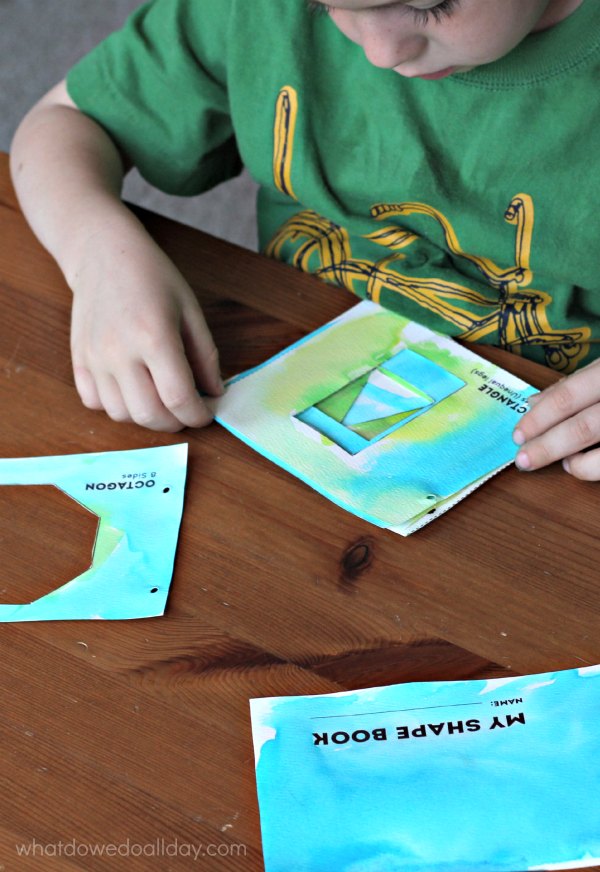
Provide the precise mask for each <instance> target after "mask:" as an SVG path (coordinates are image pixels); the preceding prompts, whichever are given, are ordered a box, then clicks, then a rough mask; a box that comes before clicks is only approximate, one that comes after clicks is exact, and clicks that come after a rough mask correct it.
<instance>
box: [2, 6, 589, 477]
mask: <svg viewBox="0 0 600 872" xmlns="http://www.w3.org/2000/svg"><path fill="white" fill-rule="evenodd" d="M309 7H312V8H309ZM319 12H322V13H324V14H318V13H319ZM599 74H600V11H598V8H597V0H441V2H440V0H437V2H436V0H333V2H332V4H331V5H330V6H329V7H325V6H324V4H322V3H321V2H320V0H319V2H314V3H308V4H307V2H306V0H282V2H273V0H153V2H151V3H149V4H147V5H145V6H143V7H142V8H141V9H139V10H138V11H137V12H136V13H134V15H133V16H132V17H131V19H130V20H129V22H128V24H127V25H126V26H125V28H124V29H123V30H121V31H119V32H118V33H116V34H113V35H112V36H111V37H109V39H108V40H106V41H105V42H104V43H102V44H101V45H100V46H99V47H98V48H97V49H96V50H95V51H94V52H92V53H91V55H88V56H87V57H86V58H84V59H83V60H82V61H81V62H80V63H79V64H78V65H77V66H76V67H75V68H74V69H73V70H71V72H70V73H69V76H68V77H67V80H66V82H62V83H60V84H59V85H57V86H56V87H55V88H54V89H53V90H51V91H50V92H49V93H48V94H47V95H46V96H45V97H44V98H43V99H42V100H41V101H40V102H39V103H38V104H37V105H36V106H35V107H34V108H33V109H32V110H31V112H30V113H29V114H28V116H27V117H26V118H25V119H24V121H23V122H22V124H21V126H20V128H19V130H18V131H17V134H16V136H15V140H14V143H13V148H12V153H11V166H12V173H13V179H14V183H15V186H16V188H17V192H18V195H19V198H20V201H21V204H22V207H23V209H24V211H25V213H26V215H27V216H28V219H29V220H30V222H31V225H32V227H33V229H34V231H35V232H36V233H37V235H38V236H39V238H40V240H41V241H42V243H43V244H44V245H45V246H46V247H47V248H48V250H49V251H50V252H51V253H52V254H53V256H54V257H55V258H56V260H57V261H58V263H59V265H60V267H61V268H62V270H63V272H64V274H65V277H66V280H67V282H68V283H69V285H70V287H71V288H72V290H73V295H74V301H73V321H72V356H73V366H74V373H75V381H76V385H77V389H78V391H79V393H80V395H81V398H82V400H83V402H84V403H85V405H86V406H88V407H89V408H93V409H105V410H106V412H107V413H108V414H109V415H110V416H111V418H113V419H115V420H117V421H125V420H134V421H136V422H138V423H139V424H142V425H145V426H148V427H152V428H156V429H164V430H176V429H178V428H180V427H182V426H193V427H195V426H201V425H203V424H206V423H207V422H208V421H209V420H210V417H211V415H210V413H209V411H208V410H207V408H206V406H205V405H204V403H203V401H202V399H201V398H200V396H199V394H198V392H197V390H196V387H199V388H200V389H202V390H203V391H205V392H207V393H208V394H212V395H218V394H219V393H220V392H221V390H222V385H221V380H220V376H219V369H218V360H217V351H216V349H215V347H214V344H213V342H212V339H211V337H210V335H209V332H208V330H207V327H206V324H205V321H204V319H203V316H202V313H201V312H200V309H199V307H198V304H197V302H196V299H195V297H194V294H193V293H192V291H191V289H190V288H189V287H188V286H187V284H186V283H185V281H184V280H183V278H182V276H181V275H180V274H179V272H178V271H177V269H176V268H175V267H174V265H173V264H172V263H171V262H170V261H169V260H168V259H167V257H166V256H165V255H164V254H163V253H162V251H161V250H159V249H158V247H157V246H156V244H155V243H154V242H153V241H152V240H151V239H150V237H149V236H148V234H147V233H146V231H145V230H144V228H143V227H142V226H141V225H140V223H139V222H138V221H137V219H136V218H135V217H134V216H133V215H132V214H131V213H130V212H129V211H128V210H127V209H126V208H125V207H124V206H123V205H122V204H121V202H120V199H119V193H120V188H121V182H122V178H123V173H124V172H125V171H126V170H127V169H128V168H129V167H130V166H131V165H136V166H137V167H138V168H139V169H140V171H141V172H142V174H143V175H144V176H145V177H146V178H147V179H148V180H149V181H150V182H151V183H153V184H155V185H156V186H157V187H159V188H162V189H163V190H165V191H168V192H171V193H176V194H182V195H190V194H196V193H199V192H201V191H203V190H206V189H207V188H209V187H211V186H213V185H215V184H217V183H218V182H220V181H222V180H224V179H226V178H229V177H231V176H232V175H234V174H235V173H237V172H238V171H239V169H240V167H241V165H242V164H245V165H246V166H247V167H248V168H249V170H250V172H251V173H252V175H253V176H254V178H255V179H256V180H257V181H258V182H259V184H260V185H261V191H260V194H259V203H258V208H259V231H260V239H261V245H262V247H263V248H264V250H265V251H266V253H267V254H270V255H272V256H275V257H278V258H281V259H283V260H285V261H287V262H288V263H291V264H293V265H295V266H297V267H300V268H302V269H305V270H309V271H311V272H314V273H316V274H317V275H319V276H321V277H322V278H323V279H324V280H326V281H330V282H334V283H337V284H341V285H343V286H345V287H347V288H349V289H350V290H352V291H353V292H355V293H356V294H358V295H359V296H361V297H368V298H371V299H373V300H376V301H379V302H381V303H382V304H383V305H385V306H388V307H390V308H395V309H397V310H398V311H401V312H402V313H403V314H404V315H406V316H408V317H411V318H413V319H414V320H417V321H421V322H423V323H427V324H429V325H430V326H431V327H433V328H434V329H437V330H440V331H442V332H446V333H448V334H453V335H457V336H462V337H464V338H465V339H470V340H476V341H483V342H489V343H493V344H497V345H501V346H503V347H505V348H508V349H510V350H512V351H514V352H516V353H519V354H523V355H527V356H529V357H532V358H534V359H535V360H538V361H540V362H542V363H546V364H548V365H550V366H552V367H554V368H555V369H557V370H559V371H561V372H562V373H563V374H564V375H565V376H566V378H565V379H564V380H562V381H561V382H559V383H558V384H557V385H556V386H554V387H552V388H550V389H549V390H547V391H544V392H543V393H542V394H539V395H538V396H537V397H536V398H535V399H534V401H533V408H532V410H531V411H530V412H529V413H528V414H527V415H525V416H524V418H523V419H522V422H521V424H520V425H519V427H518V429H517V431H515V442H516V444H517V445H519V446H520V449H519V450H518V454H517V464H518V465H519V467H520V468H521V469H536V468H538V467H541V466H545V465H546V464H548V463H550V462H552V461H555V460H563V464H564V466H565V468H566V469H567V470H568V471H569V472H571V473H572V474H573V475H575V476H577V477H579V478H583V479H590V480H592V479H593V480H598V479H600V448H598V447H596V446H597V445H598V443H599V442H600V360H599V361H597V362H596V361H595V358H596V357H598V356H599V355H600V345H599V342H600V270H599V269H598V266H600V258H599V256H598V254H597V252H598V239H597V236H598V220H597V214H598V212H597V209H598V202H600V175H599V174H598V172H597V170H596V163H597V161H598V155H599V154H600V124H599V123H598V117H597V116H598V109H597V106H598V96H597V95H598V81H599ZM282 292H285V289H282ZM132 316H135V317H132ZM132 324H135V327H132V326H130V325H132ZM584 364H585V365H587V366H586V368H582V366H583V365H584ZM576 369H577V372H575V370H576Z"/></svg>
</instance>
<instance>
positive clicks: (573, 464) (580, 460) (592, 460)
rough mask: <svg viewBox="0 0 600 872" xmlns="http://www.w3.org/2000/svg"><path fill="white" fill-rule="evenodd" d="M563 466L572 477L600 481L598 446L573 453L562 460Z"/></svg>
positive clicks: (599, 449)
mask: <svg viewBox="0 0 600 872" xmlns="http://www.w3.org/2000/svg"><path fill="white" fill-rule="evenodd" d="M563 466H564V468H565V469H566V471H567V472H568V473H570V474H571V475H572V476H574V478H579V479H581V480H582V481H600V448H596V449H595V450H593V451H585V452H583V453H581V454H573V455H572V456H571V457H567V458H566V459H565V460H564V462H563Z"/></svg>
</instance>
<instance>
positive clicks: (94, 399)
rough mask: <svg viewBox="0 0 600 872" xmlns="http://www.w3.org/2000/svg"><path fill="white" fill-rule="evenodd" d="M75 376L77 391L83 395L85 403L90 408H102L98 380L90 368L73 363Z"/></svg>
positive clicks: (82, 400) (82, 399)
mask: <svg viewBox="0 0 600 872" xmlns="http://www.w3.org/2000/svg"><path fill="white" fill-rule="evenodd" d="M73 377H74V379H75V387H76V388H77V393H78V394H79V396H80V397H81V402H82V403H83V405H84V406H86V407H87V408H88V409H95V410H96V411H98V410H100V409H102V408H103V406H102V400H101V399H100V394H99V393H98V388H97V387H96V381H95V379H94V376H93V375H92V374H91V372H90V371H89V369H87V367H85V366H77V365H75V364H73Z"/></svg>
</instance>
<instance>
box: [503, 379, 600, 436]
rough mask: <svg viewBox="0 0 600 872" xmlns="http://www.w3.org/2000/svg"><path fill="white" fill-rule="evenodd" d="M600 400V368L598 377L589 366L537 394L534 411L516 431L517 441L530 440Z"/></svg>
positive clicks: (526, 416)
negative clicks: (591, 371)
mask: <svg viewBox="0 0 600 872" xmlns="http://www.w3.org/2000/svg"><path fill="white" fill-rule="evenodd" d="M599 402H600V368H598V375H597V376H595V375H594V374H592V373H590V370H589V368H587V367H585V368H584V369H582V370H580V371H579V372H576V373H574V374H573V375H571V376H569V377H568V378H565V379H562V380H561V381H559V382H557V383H556V384H554V385H552V386H551V387H549V388H547V389H546V390H545V391H543V392H542V393H541V394H536V395H535V399H533V402H532V403H531V406H532V408H531V411H530V412H527V414H526V415H524V416H523V418H521V421H520V422H519V425H518V427H517V428H516V430H515V441H516V442H517V444H522V443H523V442H528V441H529V440H530V439H533V438H534V437H536V436H539V435H540V434H541V433H545V432H546V431H547V430H550V428H552V427H554V426H555V425H557V424H559V423H561V422H563V421H566V420H567V419H568V418H571V417H573V416H576V415H577V414H578V413H580V412H583V411H584V410H585V409H587V408H588V407H590V406H593V405H595V404H596V403H599Z"/></svg>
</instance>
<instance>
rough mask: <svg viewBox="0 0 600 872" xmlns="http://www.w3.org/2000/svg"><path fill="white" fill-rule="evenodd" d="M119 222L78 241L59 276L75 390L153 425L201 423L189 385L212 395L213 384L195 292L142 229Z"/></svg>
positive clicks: (112, 412) (217, 386)
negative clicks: (75, 256) (65, 276)
mask: <svg viewBox="0 0 600 872" xmlns="http://www.w3.org/2000/svg"><path fill="white" fill-rule="evenodd" d="M121 231H122V228H119V229H118V230H117V231H116V233H115V231H114V230H111V229H110V228H108V229H107V230H106V231H104V230H103V231H101V232H100V233H98V234H96V235H95V236H94V237H92V239H90V240H88V241H87V243H86V245H85V246H84V250H83V251H82V252H81V253H80V256H79V266H78V268H77V269H76V270H75V271H74V272H73V273H72V274H71V275H70V276H69V279H70V284H71V287H72V289H73V317H72V328H71V351H72V357H73V371H74V375H75V383H76V386H77V390H78V391H79V395H80V396H81V399H82V400H83V403H84V405H86V406H87V407H88V408H90V409H104V410H105V411H106V412H107V414H108V415H109V417H111V418H112V419H113V420H114V421H135V422H136V423H137V424H140V425H141V426H143V427H149V428H150V429H153V430H164V431H168V432H175V431H177V430H180V429H181V428H182V427H201V426H203V425H204V424H208V423H209V422H210V421H211V420H212V417H213V416H212V412H211V411H210V410H209V409H208V408H207V406H206V405H205V403H204V402H203V401H202V399H201V397H200V396H199V393H198V388H200V389H201V390H203V391H205V392H206V393H208V394H212V395H214V396H217V395H219V394H221V393H222V392H223V384H222V381H221V377H220V373H219V365H218V354H217V350H216V348H215V345H214V342H213V340H212V337H211V335H210V333H209V331H208V328H207V326H206V322H205V320H204V316H203V315H202V311H201V309H200V306H199V305H198V302H197V300H196V297H195V296H194V293H193V292H192V290H191V288H190V287H189V286H188V284H187V283H186V281H185V280H184V278H183V277H182V276H181V274H180V273H179V272H178V270H177V269H176V267H175V266H174V264H173V263H172V262H171V261H170V260H169V258H168V257H167V256H166V255H165V254H164V252H163V251H162V250H161V249H160V248H159V247H158V246H157V245H156V244H155V243H154V241H153V240H152V239H151V238H150V237H149V236H147V235H146V234H145V231H142V232H134V233H132V234H129V235H125V236H123V235H122V232H121Z"/></svg>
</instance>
